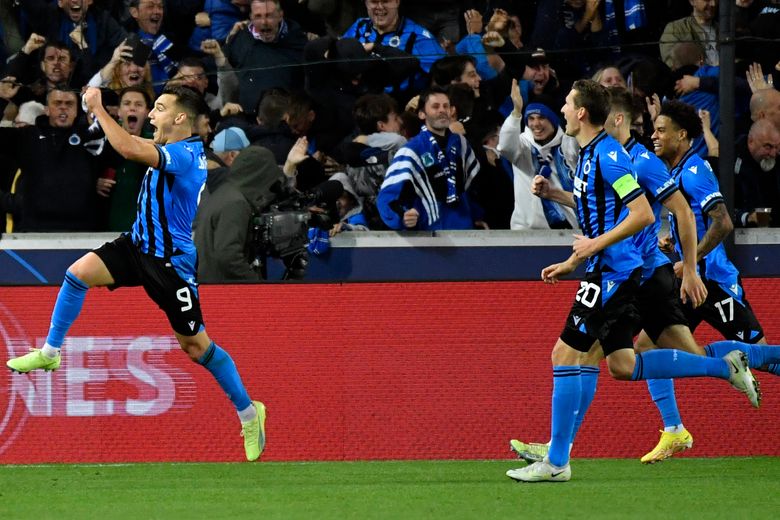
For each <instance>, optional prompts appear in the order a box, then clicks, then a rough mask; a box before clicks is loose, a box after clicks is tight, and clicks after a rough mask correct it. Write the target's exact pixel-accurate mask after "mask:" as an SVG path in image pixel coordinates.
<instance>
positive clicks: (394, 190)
mask: <svg viewBox="0 0 780 520" xmlns="http://www.w3.org/2000/svg"><path fill="white" fill-rule="evenodd" d="M402 189H403V183H397V184H390V185H383V186H382V188H381V189H380V190H379V193H378V194H377V197H376V209H377V210H378V211H379V216H380V217H382V220H383V221H384V223H385V224H387V227H389V228H390V229H404V219H403V211H404V210H405V209H404V208H403V207H401V204H400V200H399V199H400V198H401V190H402ZM399 211H401V213H400V214H399Z"/></svg>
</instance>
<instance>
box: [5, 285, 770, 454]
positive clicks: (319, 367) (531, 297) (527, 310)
mask: <svg viewBox="0 0 780 520" xmlns="http://www.w3.org/2000/svg"><path fill="white" fill-rule="evenodd" d="M746 288H747V294H748V297H749V298H750V301H751V303H752V305H753V307H754V309H755V310H756V313H757V314H758V317H759V319H760V320H761V321H762V324H763V326H764V328H765V331H766V333H767V336H768V337H769V339H770V340H772V339H775V340H778V341H780V323H778V317H777V313H776V312H775V310H776V309H777V303H776V301H777V300H776V298H777V294H778V293H780V280H777V279H750V280H747V281H746ZM575 292H576V285H575V282H565V283H561V284H559V285H557V286H545V285H543V284H541V283H537V282H473V283H472V282H459V283H440V282H439V283H388V284H381V283H370V284H369V283H367V284H346V285H340V284H323V285H320V284H317V285H308V284H306V285H284V284H279V285H243V286H204V287H202V288H201V298H202V303H203V310H204V315H205V318H206V323H207V328H208V331H209V334H210V335H211V336H212V338H214V339H215V341H217V342H218V343H219V344H220V345H222V346H224V347H225V348H226V349H227V350H228V351H229V352H230V354H231V355H232V356H233V358H234V359H235V361H236V364H237V365H238V367H239V370H240V372H241V374H242V376H243V378H244V380H245V382H246V385H247V387H248V388H249V390H250V394H251V396H252V397H253V398H254V399H259V400H262V401H264V402H265V403H266V405H267V407H268V423H267V428H268V448H267V451H266V454H265V455H264V459H265V460H356V459H493V458H503V457H508V456H509V452H508V440H509V439H510V438H511V437H520V438H522V439H527V440H532V441H546V440H547V439H548V436H549V417H550V412H549V409H550V391H551V370H550V361H549V359H550V358H549V354H550V349H551V347H552V345H553V343H554V341H555V339H556V338H557V336H558V334H559V333H560V330H561V327H562V325H563V320H564V318H565V316H566V314H567V312H568V308H569V305H570V302H571V299H572V297H573V295H574V293H575ZM56 294H57V288H53V287H15V288H9V287H3V288H0V352H2V355H3V356H10V355H12V354H13V355H18V354H21V353H24V352H25V351H26V350H27V349H28V348H29V347H31V346H40V345H42V343H43V341H44V339H45V335H46V330H47V327H48V322H49V317H50V312H51V308H52V306H53V303H54V299H55V298H56ZM697 338H698V339H699V340H700V341H702V342H704V341H708V340H712V339H715V338H717V336H716V335H715V333H714V332H713V331H712V330H711V329H709V328H705V327H702V328H701V329H700V330H699V331H697ZM64 353H65V355H64V361H63V365H62V367H61V368H60V369H59V370H57V371H56V372H53V373H31V374H24V375H20V374H11V373H10V372H7V371H0V463H42V462H130V461H239V460H242V459H243V449H242V439H241V437H240V436H239V431H240V427H239V423H238V419H237V417H236V415H235V412H234V411H233V409H232V406H231V405H230V403H229V401H228V400H227V399H226V397H225V396H224V395H223V394H222V392H221V390H220V389H219V387H218V385H217V384H216V382H214V381H213V380H212V379H211V377H210V375H209V374H208V373H207V372H206V371H205V370H204V369H203V368H202V367H200V366H198V365H196V364H193V363H191V362H190V361H189V360H188V359H187V357H186V355H184V354H183V353H182V352H180V351H179V349H178V345H177V344H176V341H175V340H174V339H173V337H172V335H171V334H170V331H169V328H168V323H167V321H166V319H165V317H164V315H163V314H162V313H161V312H160V311H159V310H158V309H157V308H156V306H155V305H154V304H153V303H151V302H150V301H149V300H148V299H147V297H146V295H145V294H144V293H143V291H142V290H136V289H121V290H118V291H115V292H112V293H109V291H107V290H104V289H96V290H92V291H90V293H89V294H88V296H87V300H86V302H85V305H84V309H83V311H82V315H81V317H80V318H79V320H78V321H77V322H76V323H75V324H74V326H73V327H72V329H71V331H70V333H69V336H68V339H67V340H66V344H65V345H64ZM759 378H760V379H761V384H762V388H763V390H764V402H763V404H762V407H761V409H760V410H754V409H752V408H751V407H750V406H749V404H748V403H747V400H746V399H745V398H744V397H743V396H741V395H740V394H737V393H736V392H735V391H733V390H731V388H730V387H729V385H728V384H727V383H725V382H723V381H717V380H687V381H677V383H676V386H677V391H678V392H677V399H678V402H679V405H680V409H681V412H682V415H683V420H684V422H685V425H686V426H687V428H688V429H689V430H690V431H691V433H692V434H693V436H694V438H695V448H694V449H693V450H691V451H690V452H689V453H690V454H691V455H695V456H717V455H780V442H778V440H780V439H779V438H778V433H777V425H778V424H780V385H778V380H777V379H776V378H775V377H774V376H771V375H768V374H763V373H761V374H759ZM660 427H661V421H660V418H659V417H658V414H657V412H656V411H655V409H654V407H653V405H652V402H651V401H650V398H649V396H648V394H647V391H646V386H645V383H643V382H638V383H630V382H618V381H614V380H612V379H611V378H610V377H609V375H608V373H607V371H606V368H605V367H602V374H601V381H600V384H599V390H598V393H597V395H596V399H595V401H594V404H593V406H592V408H591V410H590V412H589V415H588V417H587V418H586V420H585V424H584V425H583V427H582V430H581V433H580V435H579V437H578V439H577V444H576V446H575V448H574V452H573V455H574V456H575V457H639V456H641V455H642V454H643V453H644V452H645V451H647V450H649V449H650V448H652V447H653V446H654V444H655V442H656V441H657V435H658V433H657V430H658V429H659V428H660ZM41 446H45V447H46V448H45V449H41Z"/></svg>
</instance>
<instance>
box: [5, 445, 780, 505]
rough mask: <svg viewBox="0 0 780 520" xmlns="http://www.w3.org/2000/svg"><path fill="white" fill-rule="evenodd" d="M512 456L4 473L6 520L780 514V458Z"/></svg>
mask: <svg viewBox="0 0 780 520" xmlns="http://www.w3.org/2000/svg"><path fill="white" fill-rule="evenodd" d="M523 464H524V463H522V462H519V461H514V460H501V461H393V462H311V463H276V462H272V463H255V464H248V463H247V464H127V465H97V464H96V465H42V466H14V465H5V466H0V518H2V519H7V520H11V519H27V518H31V519H35V520H43V519H47V518H53V519H58V520H59V519H69V518H77V519H87V518H96V519H112V520H113V519H121V518H132V519H146V518H160V519H176V518H186V519H198V518H204V519H217V518H229V519H239V518H258V519H270V518H281V519H295V518H307V519H308V518H311V519H330V518H333V519H352V518H354V519H371V518H389V519H396V518H398V519H417V518H420V519H431V518H435V519H438V518H441V519H469V518H475V519H479V520H492V519H500V518H545V519H559V518H589V519H591V518H592V519H601V518H664V519H691V518H729V519H742V518H750V519H758V518H778V517H780V512H778V510H779V509H780V460H778V459H776V458H771V457H756V458H718V459H694V458H686V459H675V460H669V461H666V462H663V463H660V464H656V465H653V466H643V465H641V464H640V463H639V462H638V461H637V460H622V459H618V460H615V459H598V460H596V459H578V460H574V461H573V464H572V472H573V473H572V480H571V481H570V482H567V483H544V484H520V483H516V482H514V481H512V480H510V479H508V478H507V477H506V476H504V472H505V471H506V470H507V469H510V468H513V467H520V466H522V465H523Z"/></svg>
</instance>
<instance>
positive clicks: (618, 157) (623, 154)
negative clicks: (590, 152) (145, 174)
mask: <svg viewBox="0 0 780 520" xmlns="http://www.w3.org/2000/svg"><path fill="white" fill-rule="evenodd" d="M596 154H597V155H598V157H599V159H600V161H601V165H602V167H604V166H610V165H613V164H614V165H626V164H630V163H631V156H630V155H629V154H628V152H627V151H626V149H625V148H623V145H621V144H620V143H619V142H618V141H617V139H615V138H614V137H612V136H610V135H606V136H604V137H603V138H602V139H600V140H599V141H598V142H596Z"/></svg>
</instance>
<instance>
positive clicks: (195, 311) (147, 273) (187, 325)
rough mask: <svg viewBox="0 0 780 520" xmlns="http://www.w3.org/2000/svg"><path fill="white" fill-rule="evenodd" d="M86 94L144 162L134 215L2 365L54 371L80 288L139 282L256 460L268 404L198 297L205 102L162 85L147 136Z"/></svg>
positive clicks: (124, 149) (68, 282) (114, 139)
mask: <svg viewBox="0 0 780 520" xmlns="http://www.w3.org/2000/svg"><path fill="white" fill-rule="evenodd" d="M84 102H85V104H86V107H87V109H88V110H89V111H90V112H92V113H93V114H94V116H95V117H96V118H97V120H98V122H99V123H100V125H101V126H102V128H103V130H104V132H105V134H106V137H107V138H108V140H109V142H110V143H111V145H112V146H113V147H114V149H115V150H117V151H118V152H119V153H120V154H121V155H122V156H123V157H125V158H126V159H129V160H133V161H137V162H139V163H142V164H145V165H147V166H149V170H148V171H147V172H146V176H145V177H144V180H143V183H142V185H141V193H140V195H139V197H138V212H137V216H136V219H135V222H134V224H133V228H132V231H131V232H130V233H125V234H123V235H121V236H120V237H119V238H117V239H116V240H114V241H113V242H109V243H106V244H104V245H102V246H101V247H99V248H98V249H96V250H94V251H91V252H89V253H87V254H85V255H84V256H82V257H81V258H80V259H78V260H76V262H75V263H74V264H73V265H71V266H70V267H69V268H68V270H67V272H66V273H65V281H64V282H63V284H62V287H61V289H60V292H59V294H58V296H57V302H56V303H55V305H54V311H53V313H52V317H51V327H50V328H49V334H48V336H47V338H46V343H45V344H44V346H43V348H42V349H33V350H32V351H31V352H30V353H28V354H26V355H24V356H20V357H17V358H14V359H11V360H9V361H8V362H7V363H6V364H7V365H8V367H9V368H10V369H12V370H15V371H17V372H30V371H31V370H36V369H43V370H56V369H57V368H59V366H60V363H61V360H62V356H61V354H60V347H61V346H62V343H63V340H64V338H65V334H66V333H67V332H68V329H69V328H70V326H71V324H72V323H73V322H74V321H75V320H76V318H77V317H78V315H79V312H80V311H81V307H82V304H83V302H84V297H85V296H86V293H87V289H89V288H91V287H108V288H109V289H116V288H117V287H132V286H139V285H140V286H143V288H144V289H145V290H146V293H147V294H148V295H149V297H150V298H151V299H152V300H153V301H154V302H155V303H156V304H157V305H159V306H160V308H161V309H162V310H163V311H164V312H165V313H166V315H167V316H168V321H169V322H170V324H171V327H172V328H173V330H174V334H175V335H176V339H177V340H178V341H179V344H180V345H181V348H182V350H184V351H185V352H186V353H187V355H189V357H190V359H192V360H193V361H195V362H197V363H199V364H201V365H203V366H204V367H205V368H206V369H207V370H208V371H209V372H210V373H211V375H212V376H214V379H216V380H217V383H219V385H220V386H221V387H222V389H223V390H224V391H225V393H226V394H227V396H228V398H229V399H230V400H231V401H232V403H233V405H234V406H235V407H236V410H237V411H238V416H239V419H240V420H241V429H242V432H241V435H242V436H243V437H244V448H245V451H246V458H247V459H248V460H250V461H252V460H257V459H258V458H259V457H260V455H261V454H262V452H263V449H264V448H265V406H264V405H263V403H261V402H259V401H254V402H253V401H251V400H250V398H249V395H248V394H247V391H246V389H245V388H244V385H243V383H242V382H241V378H240V376H239V375H238V371H237V369H236V365H235V363H234V362H233V359H232V358H231V357H230V355H228V353H227V352H226V351H225V350H223V349H222V348H220V347H219V346H218V345H217V344H216V343H214V342H213V341H212V340H211V339H210V338H209V336H208V335H207V334H206V330H205V325H204V323H203V317H202V315H201V310H200V303H199V301H198V289H197V282H196V268H195V266H196V264H197V252H196V250H195V245H194V244H193V242H192V238H191V237H192V220H193V219H194V217H195V211H196V209H197V206H198V197H199V195H200V191H201V189H202V187H203V184H204V182H205V181H206V156H205V154H204V152H203V142H202V141H201V139H200V137H197V136H194V135H193V124H194V121H195V118H196V116H197V115H198V113H199V112H200V111H201V109H200V103H202V101H201V100H200V97H199V96H198V94H197V93H195V92H194V91H193V90H191V89H189V88H187V87H182V86H175V87H169V88H166V89H165V90H164V91H163V93H162V94H161V95H160V97H159V98H157V100H156V101H155V103H154V108H153V109H152V111H151V112H149V119H150V120H151V123H152V126H154V127H155V131H154V140H153V141H149V140H147V139H142V138H140V137H136V136H132V135H130V134H129V133H127V132H126V131H125V130H123V129H122V127H121V126H119V125H118V124H117V123H116V121H114V120H113V119H112V118H111V116H110V115H109V114H108V112H106V110H105V109H104V108H103V105H102V100H101V94H100V90H99V89H96V88H89V89H87V91H86V93H85V94H84Z"/></svg>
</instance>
